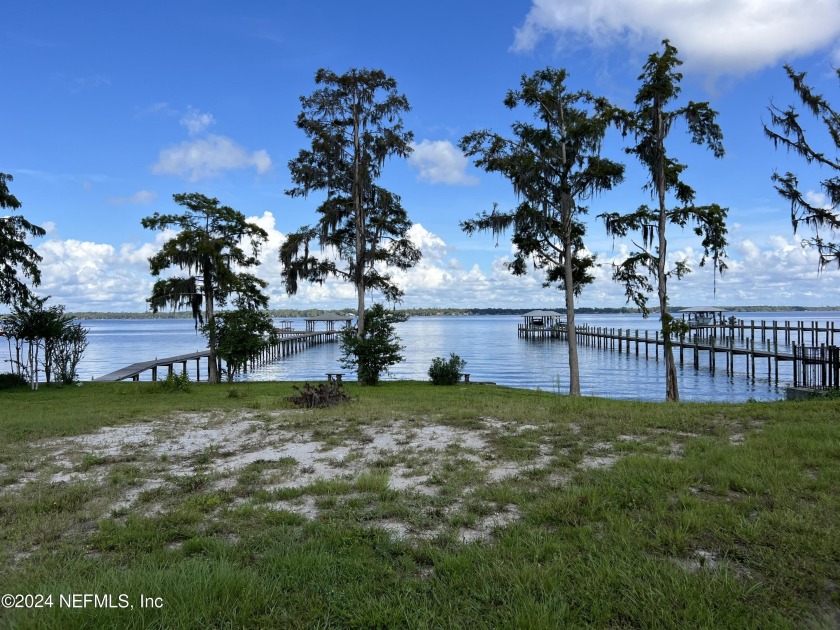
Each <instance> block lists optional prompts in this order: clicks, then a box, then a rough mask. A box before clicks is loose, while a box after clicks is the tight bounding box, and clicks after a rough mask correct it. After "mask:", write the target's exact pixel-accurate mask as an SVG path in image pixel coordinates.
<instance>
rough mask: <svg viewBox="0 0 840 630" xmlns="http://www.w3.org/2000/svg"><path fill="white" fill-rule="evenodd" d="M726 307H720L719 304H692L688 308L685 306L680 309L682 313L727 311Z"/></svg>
mask: <svg viewBox="0 0 840 630" xmlns="http://www.w3.org/2000/svg"><path fill="white" fill-rule="evenodd" d="M725 312H726V309H725V308H720V307H718V306H690V307H688V308H684V309H682V310H681V311H680V313H725Z"/></svg>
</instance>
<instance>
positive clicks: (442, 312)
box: [68, 305, 840, 320]
mask: <svg viewBox="0 0 840 630" xmlns="http://www.w3.org/2000/svg"><path fill="white" fill-rule="evenodd" d="M683 308H687V307H685V306H675V307H673V308H672V309H671V311H670V312H671V313H676V312H678V311H679V310H680V309H683ZM721 308H724V309H726V310H727V311H730V312H736V313H779V312H802V313H808V312H838V311H840V306H765V305H757V306H723V307H721ZM398 310H399V312H401V313H405V314H406V315H409V316H411V317H436V316H452V317H462V316H474V315H524V314H525V313H528V312H530V311H533V310H552V311H556V312H558V313H561V314H563V313H565V312H566V309H565V308H564V307H552V306H547V307H546V306H544V307H534V308H446V307H442V308H438V307H435V308H405V309H398ZM650 311H651V314H656V313H658V312H659V309H658V308H653V307H651V309H650ZM267 313H268V315H269V317H279V318H284V317H285V318H289V319H299V318H303V317H317V316H319V315H322V314H324V313H341V314H354V313H355V311H354V310H353V309H348V308H344V309H337V310H329V309H278V308H275V309H268V310H267ZM575 313H576V314H577V313H579V314H582V315H588V314H590V315H591V314H596V315H605V314H617V315H625V314H626V315H637V314H639V313H640V310H639V309H638V308H635V307H629V306H628V307H592V306H587V307H580V308H576V309H575ZM68 315H71V316H72V317H73V318H74V319H80V320H84V319H191V318H192V315H191V314H190V313H188V312H185V311H181V312H159V313H152V312H145V313H130V312H99V311H77V312H72V313H68Z"/></svg>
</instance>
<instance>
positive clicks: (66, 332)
mask: <svg viewBox="0 0 840 630" xmlns="http://www.w3.org/2000/svg"><path fill="white" fill-rule="evenodd" d="M47 299H48V298H37V297H34V296H33V297H31V298H30V299H29V300H28V301H27V302H26V303H22V304H17V305H15V307H14V310H13V312H12V313H11V314H10V315H7V316H6V317H5V318H4V319H3V329H4V332H5V336H6V338H7V340H8V343H9V354H10V358H11V362H12V365H13V366H14V368H15V369H16V371H17V373H18V374H19V375H21V376H24V377H25V378H26V379H28V381H29V382H30V383H31V384H32V387H33V389H37V384H38V375H39V372H40V370H41V368H43V371H44V375H45V376H46V381H47V383H50V382H52V381H53V380H55V381H56V382H58V383H61V384H64V383H73V382H75V381H76V367H77V366H78V364H79V361H81V358H82V355H83V353H84V350H85V348H86V347H87V329H86V328H84V327H83V326H82V325H81V324H78V323H76V324H74V323H72V321H73V318H72V316H70V315H66V314H65V313H64V306H63V305H60V304H59V305H55V306H50V307H45V305H46V301H47ZM12 342H14V344H13V343H12ZM54 377H55V378H54Z"/></svg>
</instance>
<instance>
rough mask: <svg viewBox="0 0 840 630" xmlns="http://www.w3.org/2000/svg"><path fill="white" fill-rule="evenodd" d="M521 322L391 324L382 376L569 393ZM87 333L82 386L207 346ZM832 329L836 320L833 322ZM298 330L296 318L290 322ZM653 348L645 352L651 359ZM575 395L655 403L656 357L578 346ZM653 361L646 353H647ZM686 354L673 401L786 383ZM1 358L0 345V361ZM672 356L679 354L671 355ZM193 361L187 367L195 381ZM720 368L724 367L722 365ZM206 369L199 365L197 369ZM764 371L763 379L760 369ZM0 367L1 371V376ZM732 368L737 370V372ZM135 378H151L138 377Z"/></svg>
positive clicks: (830, 316) (775, 389)
mask: <svg viewBox="0 0 840 630" xmlns="http://www.w3.org/2000/svg"><path fill="white" fill-rule="evenodd" d="M729 315H735V316H736V317H739V318H742V319H744V320H746V321H747V322H749V321H750V320H755V321H756V322H758V321H760V320H762V319H764V320H767V321H771V320H773V319H775V320H777V321H786V320H787V321H791V322H795V321H799V320H802V321H806V322H812V321H818V322H826V321H834V322H840V313H836V312H835V313H831V312H827V313H817V312H809V313H801V312H800V313H745V314H739V313H727V316H729ZM521 322H522V318H521V317H520V316H468V317H412V318H411V319H409V320H408V321H407V322H404V323H402V324H398V326H397V330H398V334H399V335H400V337H401V338H402V341H403V344H404V345H405V351H404V353H403V354H404V355H405V357H406V360H405V362H404V363H401V364H399V365H397V366H394V368H393V369H392V371H391V375H390V376H387V377H386V378H394V379H413V380H427V379H428V374H427V371H428V369H429V365H430V364H431V362H432V359H433V358H435V357H438V356H440V357H446V358H448V357H449V353H450V352H454V353H455V354H457V355H459V356H460V357H461V358H463V359H465V360H466V361H467V367H466V371H467V372H469V373H470V379H471V380H473V381H491V382H495V383H498V384H499V385H508V386H511V387H521V388H529V389H538V388H539V389H542V390H545V391H554V392H565V391H568V378H569V368H568V350H567V349H568V345H567V343H566V342H565V341H562V340H558V339H520V338H519V337H518V335H517V325H518V324H519V323H521ZM83 324H84V325H85V326H86V327H88V328H89V329H90V333H89V340H90V345H89V346H88V349H87V351H86V353H85V357H84V359H83V362H82V364H81V365H80V376H81V379H82V380H90V379H92V378H94V377H98V376H102V375H103V374H107V373H108V372H111V371H113V370H116V369H119V368H121V367H125V366H126V365H129V364H131V363H135V362H138V361H145V360H151V359H155V358H158V357H160V358H163V357H167V356H175V355H178V354H184V353H188V352H195V351H197V350H201V349H204V348H205V347H206V342H205V339H204V338H203V337H202V336H201V335H200V334H197V333H196V332H195V330H194V327H193V323H192V320H177V319H176V320H172V319H161V320H85V321H84V322H83ZM577 324H578V325H582V324H589V325H590V326H596V327H597V326H601V327H608V328H622V329H630V330H632V331H635V330H637V329H638V330H642V331H643V330H650V331H654V330H656V329H657V328H658V326H659V322H658V320H657V319H656V317H654V316H652V317H650V318H648V319H644V318H642V317H641V316H639V315H578V316H577ZM836 325H838V326H840V323H838V324H836ZM294 327H295V329H299V330H302V329H303V321H302V320H301V321H296V322H295V326H294ZM652 352H653V349H652V348H651V353H652ZM579 355H580V369H581V389H582V391H583V393H584V394H585V395H592V396H606V397H610V398H621V399H630V400H663V399H664V397H665V394H664V392H665V373H664V361H663V360H662V358H661V353H660V359H659V360H658V361H656V360H654V359H653V358H651V359H649V360H646V359H645V358H644V350H643V349H642V350H641V355H642V356H640V357H639V358H636V356H635V354H634V353H632V352H631V353H630V354H626V353H624V354H619V353H618V352H615V351H611V350H603V349H601V350H599V349H597V348H592V347H587V346H580V347H579ZM339 356H340V352H339V347H338V344H337V343H327V344H323V345H320V346H315V347H313V348H310V349H308V350H305V351H303V352H301V353H298V354H295V355H292V356H290V357H285V358H283V359H281V360H279V361H277V362H275V363H273V364H270V365H266V366H263V367H262V368H259V369H258V370H255V371H253V372H250V373H248V374H245V375H243V376H242V377H241V378H242V380H307V379H308V380H323V379H324V374H325V373H326V372H332V371H339V370H340V371H345V370H341V368H340V365H339V363H338V359H339ZM651 357H652V354H651ZM690 357H691V353H690V352H686V365H684V366H683V367H678V376H679V383H680V395H681V398H682V399H683V400H696V401H701V400H702V401H711V400H716V401H733V402H735V401H744V400H747V399H748V398H755V399H757V400H775V399H778V398H783V397H784V387H785V385H786V384H787V383H788V382H790V381H791V380H792V374H791V365H790V363H782V364H781V369H780V375H779V385H778V386H777V385H776V384H775V383H774V382H773V381H770V380H768V379H767V377H766V362H765V363H764V364H763V366H761V364H760V363H758V365H759V366H760V367H759V369H758V377H756V379H755V380H754V381H753V380H752V379H751V378H750V379H747V378H746V375H745V373H744V372H743V370H744V361H743V359H740V360H738V361H736V373H735V374H734V375H732V376H727V374H726V370H725V363H724V361H723V358H722V356H719V357H718V369H717V371H716V373H715V374H714V375H712V374H711V373H710V371H709V368H708V355H707V354H706V353H701V362H700V369H697V370H695V368H694V363H693V360H692V359H691V358H690ZM7 358H8V352H7V350H6V347H5V344H0V360H3V361H5V360H6V359H7ZM677 360H679V359H678V355H677ZM194 366H195V362H192V363H191V364H190V365H189V366H188V368H189V370H190V373H191V374H193V375H194V369H195V367H194ZM721 366H723V367H721ZM205 369H206V365H205V366H203V367H202V370H205ZM762 369H764V372H765V376H764V377H763V378H762V376H761V372H762ZM5 370H6V368H5V367H2V368H0V371H5ZM738 370H741V372H739V371H738ZM143 378H144V379H148V378H150V374H149V373H146V374H145V375H144V377H143Z"/></svg>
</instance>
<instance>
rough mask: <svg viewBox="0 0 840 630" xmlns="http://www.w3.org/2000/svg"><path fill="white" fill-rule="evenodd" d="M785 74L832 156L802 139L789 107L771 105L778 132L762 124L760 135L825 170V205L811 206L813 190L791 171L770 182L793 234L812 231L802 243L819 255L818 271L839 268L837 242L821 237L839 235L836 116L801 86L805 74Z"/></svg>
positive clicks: (839, 125) (839, 132)
mask: <svg viewBox="0 0 840 630" xmlns="http://www.w3.org/2000/svg"><path fill="white" fill-rule="evenodd" d="M785 71H786V72H787V75H788V78H789V79H790V80H791V83H793V90H794V92H796V95H797V96H798V97H799V100H801V101H802V105H803V106H804V108H805V110H807V111H809V112H811V114H812V115H813V116H814V117H815V118H816V119H817V120H818V121H820V122H822V123H823V125H825V128H826V131H827V133H828V135H829V137H830V138H831V142H832V143H833V145H834V148H835V151H836V153H835V155H834V157H832V156H831V155H826V154H825V153H822V152H820V151H818V150H816V149H815V148H814V147H815V146H816V145H815V143H814V141H813V138H811V141H810V142H809V141H808V139H807V138H806V137H805V129H804V128H803V127H802V125H801V124H800V122H799V113H798V112H797V111H796V108H795V107H794V106H793V105H791V106H790V107H788V108H787V109H785V110H782V109H779V108H778V107H776V106H775V105H772V104H771V105H770V107H769V110H770V124H771V125H772V126H773V127H775V128H776V129H778V131H777V130H775V129H771V128H770V127H768V126H767V125H765V126H764V133H765V135H766V136H767V137H768V138H770V140H772V142H773V145H774V146H775V147H776V148H778V147H779V145H781V146H782V148H784V149H787V150H788V151H793V152H794V153H796V154H797V155H799V156H800V157H801V158H803V159H804V160H805V162H806V163H807V164H814V163H816V164H817V165H818V166H821V167H825V168H827V169H828V170H829V174H830V175H829V177H826V178H825V179H823V180H821V181H820V188H822V190H823V192H824V193H825V197H826V199H827V200H828V204H823V203H822V202H820V203H813V202H812V200H811V199H810V198H809V194H808V193H809V192H810V191H811V190H812V189H813V187H811V186H808V187H805V188H804V192H803V189H802V187H800V184H799V178H798V177H797V176H796V175H794V174H793V173H791V172H787V173H785V174H784V175H781V174H779V173H778V172H777V173H773V181H774V182H776V190H777V191H778V193H779V194H780V195H781V196H782V197H783V198H785V199H787V200H788V201H789V202H790V219H791V222H792V223H793V231H794V233H796V231H797V230H798V229H799V227H800V226H801V225H802V224H803V223H804V224H805V226H806V227H808V228H811V229H812V230H813V231H814V234H813V236H811V237H810V238H808V239H805V240H804V242H805V243H807V244H809V245H811V246H813V247H815V248H816V249H817V251H818V252H819V254H820V262H819V264H820V269H822V268H823V267H825V266H826V265H828V264H830V263H832V262H834V263H836V264H837V266H838V267H840V243H838V242H836V241H831V240H826V238H825V233H826V232H828V233H829V234H831V235H832V237H834V236H836V235H837V233H838V232H840V160H838V158H837V152H840V114H838V113H837V111H835V110H834V109H833V108H832V107H831V105H829V103H828V101H827V100H826V99H825V98H824V97H823V96H822V95H820V94H814V92H813V90H812V88H811V87H810V86H809V85H808V84H807V83H805V75H806V73H804V72H799V73H797V72H795V71H794V70H793V68H791V67H790V66H785ZM835 72H836V73H837V78H838V79H840V69H835Z"/></svg>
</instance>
